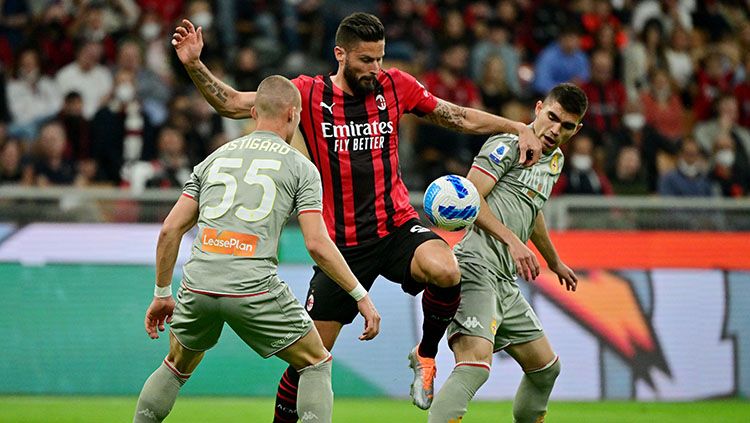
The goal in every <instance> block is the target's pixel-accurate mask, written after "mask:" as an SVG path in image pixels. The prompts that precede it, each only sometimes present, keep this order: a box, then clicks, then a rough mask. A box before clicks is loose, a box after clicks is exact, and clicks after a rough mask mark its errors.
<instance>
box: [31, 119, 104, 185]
mask: <svg viewBox="0 0 750 423" xmlns="http://www.w3.org/2000/svg"><path fill="white" fill-rule="evenodd" d="M66 144H67V141H66V139H65V128H63V126H62V124H60V122H57V121H50V122H47V123H45V124H44V125H42V127H41V129H40V130H39V138H38V139H37V141H36V143H35V145H34V146H33V150H34V152H35V157H34V175H35V178H34V183H35V185H37V186H40V187H47V186H50V185H73V184H75V185H77V186H83V185H87V184H88V183H89V181H90V179H91V177H92V176H93V175H92V174H91V172H90V169H85V170H86V172H76V167H75V163H74V162H72V161H70V160H66V159H65V148H66Z"/></svg>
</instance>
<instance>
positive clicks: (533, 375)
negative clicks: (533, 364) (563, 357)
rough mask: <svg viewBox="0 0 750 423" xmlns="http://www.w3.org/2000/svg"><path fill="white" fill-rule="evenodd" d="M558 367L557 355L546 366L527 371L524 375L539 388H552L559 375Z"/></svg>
mask: <svg viewBox="0 0 750 423" xmlns="http://www.w3.org/2000/svg"><path fill="white" fill-rule="evenodd" d="M560 369H561V366H560V359H559V357H555V359H554V360H553V361H552V362H550V363H549V364H547V365H546V366H544V367H542V368H541V369H539V370H534V371H531V372H527V373H526V375H527V376H528V377H529V379H531V381H532V382H533V383H534V384H535V385H537V386H539V387H541V388H547V389H552V387H553V386H554V385H555V380H557V377H558V376H559V375H560Z"/></svg>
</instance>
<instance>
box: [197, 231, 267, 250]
mask: <svg viewBox="0 0 750 423" xmlns="http://www.w3.org/2000/svg"><path fill="white" fill-rule="evenodd" d="M257 246H258V237H257V236H255V235H250V234H241V233H239V232H232V231H221V232H219V231H218V230H217V229H212V228H204V229H203V233H202V234H201V248H202V249H203V251H206V252H209V253H216V254H228V255H232V256H239V257H252V256H253V255H255V249H256V247H257Z"/></svg>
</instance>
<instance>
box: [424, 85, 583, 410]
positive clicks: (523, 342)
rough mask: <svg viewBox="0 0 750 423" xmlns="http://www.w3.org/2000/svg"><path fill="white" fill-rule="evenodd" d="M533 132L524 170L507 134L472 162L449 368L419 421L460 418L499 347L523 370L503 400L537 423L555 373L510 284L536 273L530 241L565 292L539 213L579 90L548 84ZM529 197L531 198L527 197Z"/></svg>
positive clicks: (565, 280)
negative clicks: (534, 150) (472, 200)
mask: <svg viewBox="0 0 750 423" xmlns="http://www.w3.org/2000/svg"><path fill="white" fill-rule="evenodd" d="M534 112H535V116H536V118H535V119H534V121H533V122H532V124H531V125H532V126H533V127H534V130H535V131H538V132H540V133H542V134H543V138H544V140H545V148H544V155H543V157H542V158H541V159H540V161H539V163H538V164H536V165H535V166H534V167H533V168H532V171H531V172H528V171H527V170H526V169H524V168H523V167H522V166H521V165H519V164H518V153H517V151H518V150H517V148H515V144H516V142H517V141H516V140H517V138H516V136H515V135H511V134H499V135H496V136H492V137H490V138H489V139H488V140H487V142H486V143H485V145H484V146H483V147H482V150H481V152H480V153H479V155H477V157H476V158H475V159H474V165H473V166H472V168H471V171H470V172H469V174H468V178H469V180H470V181H471V182H473V184H474V186H476V187H477V191H478V192H479V195H480V196H481V197H482V198H483V201H482V208H483V209H485V210H487V211H489V212H481V213H480V214H479V216H478V217H477V220H476V222H475V224H474V225H473V226H472V228H471V229H470V230H469V231H468V233H467V235H466V236H465V237H464V238H463V239H462V241H461V242H460V243H459V244H458V245H457V246H456V247H455V249H454V250H455V252H456V256H457V257H459V258H460V260H459V266H460V268H461V307H460V308H459V310H458V312H457V313H456V316H455V317H454V318H453V321H452V322H451V325H450V327H449V329H448V334H447V335H448V336H447V337H448V342H449V343H450V345H451V349H452V350H453V353H454V357H455V362H456V366H455V367H454V368H453V371H452V372H451V374H450V376H449V377H448V379H447V380H446V382H445V384H444V385H443V386H442V387H441V388H440V391H439V392H438V394H437V395H436V396H435V401H434V403H433V404H432V408H430V412H429V414H428V417H427V421H428V422H429V423H450V422H459V421H461V419H462V417H463V415H464V414H465V413H466V409H467V407H468V405H469V402H470V401H471V400H472V399H473V397H474V395H475V394H476V392H477V390H478V389H479V388H480V387H481V386H482V385H483V384H484V383H485V382H486V381H487V379H488V378H489V374H490V366H491V365H492V361H493V356H494V353H495V352H496V351H498V350H505V351H506V352H507V353H508V354H509V355H510V356H511V357H512V358H513V359H514V360H515V361H516V362H517V363H518V365H519V366H520V367H521V370H522V371H523V372H524V373H523V376H522V378H521V383H520V385H519V387H518V389H517V390H516V397H515V400H514V401H513V421H514V422H541V421H544V416H545V414H547V404H548V402H549V396H550V394H551V393H552V389H553V387H554V385H555V380H556V379H557V376H558V375H559V374H560V360H559V358H558V356H557V355H556V354H555V352H554V350H553V349H552V346H551V345H550V342H549V340H548V339H547V337H546V335H545V333H544V330H543V329H542V326H541V324H540V323H539V319H538V318H537V317H536V314H535V313H534V310H533V309H532V308H531V306H530V305H529V303H528V302H527V300H526V299H525V298H524V296H523V294H522V293H521V291H520V288H519V286H518V277H519V276H520V277H523V278H525V279H526V280H527V281H532V280H534V279H536V277H537V276H538V275H539V272H540V266H539V262H538V260H537V259H536V256H535V255H534V253H533V252H532V251H531V250H530V249H529V248H528V247H526V242H528V241H529V240H531V241H532V242H533V243H534V245H535V246H536V247H537V248H538V249H539V251H540V252H541V254H542V256H543V257H544V259H545V261H546V262H547V266H548V267H549V269H550V270H551V271H552V272H553V273H555V274H556V275H557V277H558V278H559V280H560V284H564V286H565V289H566V290H568V291H571V290H572V291H575V290H576V286H577V283H578V277H577V276H576V274H575V272H574V271H573V270H571V269H570V268H569V267H568V266H567V265H566V264H565V263H564V262H563V261H562V260H561V259H560V257H559V256H558V254H557V251H556V250H555V247H554V244H552V241H551V240H550V238H549V234H548V233H547V228H546V224H545V221H544V214H543V213H542V211H541V209H542V206H543V205H544V203H545V201H546V200H547V199H548V198H549V196H550V191H551V190H552V187H553V185H554V184H555V182H556V181H557V178H558V176H559V175H560V171H561V170H562V167H563V155H562V151H561V150H560V149H559V147H560V145H562V144H565V143H566V142H568V141H569V140H570V138H571V137H572V136H574V135H575V134H576V132H578V131H579V130H580V129H581V120H582V118H583V115H584V113H585V112H586V97H585V94H584V93H583V91H581V90H580V89H578V88H577V87H575V86H573V85H571V84H564V85H560V86H557V87H555V88H554V89H553V90H552V92H550V93H549V95H548V96H546V97H545V98H544V100H543V101H537V103H536V107H535V109H534ZM530 199H531V200H530Z"/></svg>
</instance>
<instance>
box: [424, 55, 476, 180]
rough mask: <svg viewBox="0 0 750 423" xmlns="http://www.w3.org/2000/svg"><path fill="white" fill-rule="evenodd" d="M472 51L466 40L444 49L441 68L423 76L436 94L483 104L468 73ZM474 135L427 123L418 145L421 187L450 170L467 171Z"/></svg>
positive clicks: (468, 103) (460, 102)
mask: <svg viewBox="0 0 750 423" xmlns="http://www.w3.org/2000/svg"><path fill="white" fill-rule="evenodd" d="M468 57H469V52H468V49H467V48H466V46H465V45H464V44H453V45H450V46H447V47H446V48H445V49H443V51H442V53H441V54H440V64H439V65H438V67H437V69H435V70H433V71H430V72H428V73H426V74H425V75H424V76H423V77H422V81H423V83H424V86H425V88H427V90H428V91H430V92H431V93H433V94H434V95H435V96H437V97H439V98H442V99H444V100H446V101H449V102H451V103H453V104H456V105H459V106H466V107H472V108H475V109H479V108H482V97H481V95H480V92H479V89H478V88H477V86H476V84H475V83H474V81H472V80H471V79H469V77H468V76H467V74H466V71H467V64H468ZM471 144H472V136H471V135H468V134H456V133H455V131H452V130H450V129H447V128H445V127H443V126H438V125H432V124H423V125H420V126H419V135H418V138H417V143H416V146H415V150H416V153H417V154H418V155H419V159H420V160H419V163H420V166H421V168H422V172H421V173H422V176H423V177H424V178H425V179H424V181H422V184H421V187H426V186H427V184H429V183H430V182H431V181H432V180H433V179H435V178H437V177H438V176H441V175H444V174H446V173H454V174H459V175H465V174H466V172H467V171H468V170H469V169H468V164H469V160H470V158H471V151H472V150H473V147H472V145H471Z"/></svg>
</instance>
